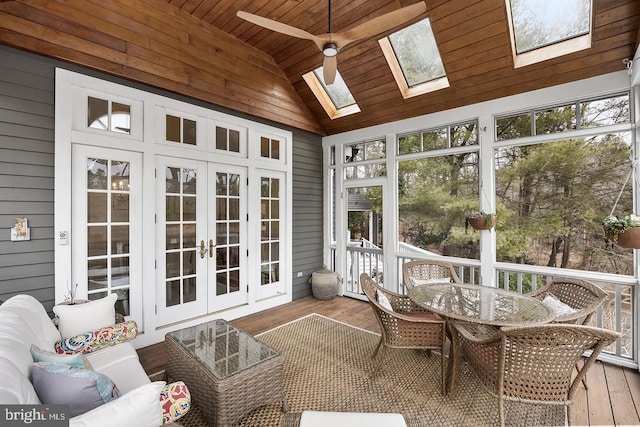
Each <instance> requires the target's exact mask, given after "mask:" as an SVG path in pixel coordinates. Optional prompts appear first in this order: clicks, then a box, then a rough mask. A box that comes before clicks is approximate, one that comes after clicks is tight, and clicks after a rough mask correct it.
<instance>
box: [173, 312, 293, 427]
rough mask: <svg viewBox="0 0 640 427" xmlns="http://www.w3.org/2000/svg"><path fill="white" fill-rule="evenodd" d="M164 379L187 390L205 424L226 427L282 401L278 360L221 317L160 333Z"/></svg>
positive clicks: (285, 408) (281, 361)
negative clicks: (161, 334) (165, 353)
mask: <svg viewBox="0 0 640 427" xmlns="http://www.w3.org/2000/svg"><path fill="white" fill-rule="evenodd" d="M165 347H166V350H167V366H166V371H165V376H166V377H167V378H169V379H171V380H174V381H175V380H180V381H184V383H185V384H186V385H187V387H188V388H189V391H190V393H191V399H192V401H193V402H194V403H195V404H196V405H197V406H198V408H199V409H200V411H202V413H203V414H204V416H205V417H206V418H207V419H208V422H209V425H211V426H232V425H234V424H236V423H237V422H238V421H240V420H241V419H242V418H243V417H244V416H245V415H247V414H248V413H249V412H250V411H251V410H253V409H255V408H258V407H260V406H263V405H268V404H271V403H282V410H283V411H284V412H287V411H288V410H289V407H288V403H287V399H286V396H285V391H284V373H283V364H284V358H283V357H282V355H281V354H280V353H279V352H277V351H276V350H274V349H272V348H271V347H269V346H267V345H266V344H264V343H262V342H260V341H258V340H257V339H256V338H254V337H253V336H252V335H250V334H248V333H246V332H244V331H242V330H241V329H238V328H235V327H234V326H233V325H231V324H230V323H228V322H226V321H225V320H222V319H216V320H213V321H211V322H207V323H202V324H200V325H196V326H192V327H188V328H185V329H180V330H178V331H174V332H170V333H167V334H166V335H165Z"/></svg>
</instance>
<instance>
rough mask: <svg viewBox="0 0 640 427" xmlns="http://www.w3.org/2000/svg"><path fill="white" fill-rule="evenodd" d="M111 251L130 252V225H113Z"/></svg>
mask: <svg viewBox="0 0 640 427" xmlns="http://www.w3.org/2000/svg"><path fill="white" fill-rule="evenodd" d="M111 253H112V254H127V253H129V226H128V225H114V226H112V227H111Z"/></svg>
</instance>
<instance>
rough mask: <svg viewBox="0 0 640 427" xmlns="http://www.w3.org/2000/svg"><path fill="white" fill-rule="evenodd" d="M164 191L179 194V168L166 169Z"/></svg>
mask: <svg viewBox="0 0 640 427" xmlns="http://www.w3.org/2000/svg"><path fill="white" fill-rule="evenodd" d="M165 184H166V185H165V191H166V192H167V193H171V194H177V193H180V168H167V169H166V172H165Z"/></svg>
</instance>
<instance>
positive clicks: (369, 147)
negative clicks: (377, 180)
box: [343, 139, 387, 179]
mask: <svg viewBox="0 0 640 427" xmlns="http://www.w3.org/2000/svg"><path fill="white" fill-rule="evenodd" d="M343 150H344V156H345V160H344V161H345V163H360V164H358V165H354V166H345V168H344V172H345V179H364V178H374V177H378V176H385V175H386V163H385V162H384V161H382V162H381V161H379V160H380V159H385V158H386V157H387V155H386V144H385V140H384V139H374V140H371V141H365V142H359V143H356V144H350V145H346V146H345V147H344V149H343ZM376 160H378V161H376Z"/></svg>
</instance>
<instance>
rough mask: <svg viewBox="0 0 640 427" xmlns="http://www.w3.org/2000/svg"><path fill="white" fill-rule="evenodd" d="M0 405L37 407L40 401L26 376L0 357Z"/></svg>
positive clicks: (7, 360)
mask: <svg viewBox="0 0 640 427" xmlns="http://www.w3.org/2000/svg"><path fill="white" fill-rule="evenodd" d="M0 378H2V381H0V403H1V404H2V405H22V404H24V405H39V404H40V399H38V395H37V394H36V391H35V389H34V388H33V385H32V384H31V382H30V381H29V378H27V376H26V375H23V374H22V373H21V372H20V370H19V369H18V368H17V367H16V365H15V364H14V363H13V362H12V361H11V360H9V359H6V358H4V357H0Z"/></svg>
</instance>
